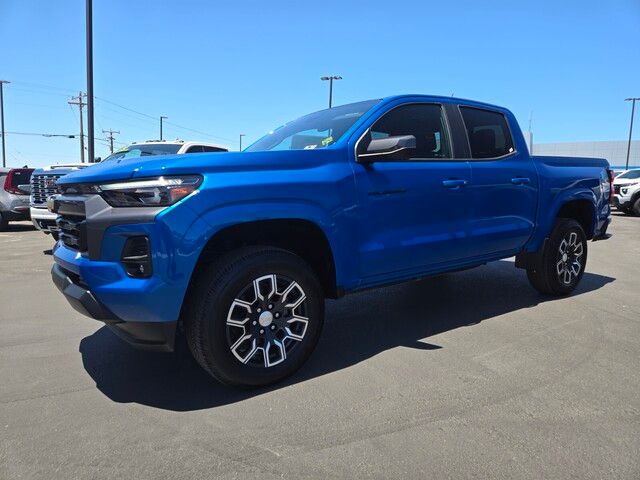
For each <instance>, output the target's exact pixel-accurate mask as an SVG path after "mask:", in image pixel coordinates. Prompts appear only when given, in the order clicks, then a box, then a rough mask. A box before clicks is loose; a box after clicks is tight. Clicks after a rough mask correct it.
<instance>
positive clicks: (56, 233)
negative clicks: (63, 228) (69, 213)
mask: <svg viewBox="0 0 640 480" xmlns="http://www.w3.org/2000/svg"><path fill="white" fill-rule="evenodd" d="M51 236H52V237H53V239H54V240H55V241H56V242H57V241H58V240H60V234H59V233H58V232H51Z"/></svg>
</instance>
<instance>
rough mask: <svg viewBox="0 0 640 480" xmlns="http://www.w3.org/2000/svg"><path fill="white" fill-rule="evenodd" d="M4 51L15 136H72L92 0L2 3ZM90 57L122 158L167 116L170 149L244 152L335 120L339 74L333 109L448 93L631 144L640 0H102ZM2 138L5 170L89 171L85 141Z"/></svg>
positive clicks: (9, 121)
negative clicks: (330, 80)
mask: <svg viewBox="0 0 640 480" xmlns="http://www.w3.org/2000/svg"><path fill="white" fill-rule="evenodd" d="M0 44H1V45H2V46H3V47H2V53H0V79H6V80H10V81H12V83H11V84H10V85H7V86H5V127H6V130H7V131H8V132H34V133H56V134H69V133H71V134H72V133H77V132H78V128H79V127H78V112H77V108H75V107H73V108H72V107H70V106H69V105H67V100H68V98H69V97H70V96H71V95H73V94H74V93H75V94H76V95H77V91H78V90H85V64H84V58H85V57H84V0H65V1H55V2H53V1H42V0H0ZM94 56H95V61H94V70H95V85H94V90H95V95H96V97H97V98H98V99H97V100H96V136H98V137H101V138H103V136H102V133H101V131H102V129H109V128H113V129H114V130H120V132H121V134H120V135H118V136H117V137H116V138H117V141H118V142H121V143H119V144H118V145H121V144H125V143H129V142H131V141H136V140H137V141H139V140H146V139H150V138H157V137H158V121H157V120H156V119H155V117H157V116H159V115H167V116H168V117H169V120H168V122H171V123H168V124H166V125H165V138H176V137H180V138H183V139H202V140H209V141H214V142H215V141H217V142H219V143H224V144H228V145H229V146H230V147H233V148H237V146H238V134H240V133H245V134H246V135H247V136H246V138H245V145H246V144H248V143H250V142H252V141H254V140H256V139H257V138H259V137H260V136H261V135H262V134H263V133H264V132H266V131H268V130H270V129H272V128H273V127H275V126H278V125H280V124H282V123H284V122H286V121H288V120H290V119H293V118H295V117H298V116H300V115H302V114H305V113H308V112H310V111H315V110H318V109H321V108H325V106H326V104H327V89H328V85H327V84H326V83H324V82H321V81H320V80H319V77H320V76H321V75H327V74H339V75H342V76H343V77H344V79H343V80H341V81H339V82H337V83H336V85H335V90H334V103H335V104H341V103H348V102H352V101H357V100H362V99H368V98H376V97H383V96H388V95H394V94H398V93H432V94H439V95H451V94H452V93H453V94H455V95H456V96H459V97H465V98H473V99H476V100H481V101H486V102H491V103H496V104H500V105H503V106H506V107H507V108H510V109H511V110H512V111H513V112H514V113H515V114H516V116H517V118H518V120H519V121H520V124H521V126H523V127H524V128H525V129H526V127H527V125H528V122H529V114H530V112H531V111H533V132H534V142H555V141H580V140H617V139H619V140H623V139H626V137H627V134H628V125H629V115H630V105H629V103H625V102H624V101H623V99H624V98H625V97H628V96H640V0H614V1H609V2H602V1H597V2H594V1H590V0H583V1H558V0H556V1H547V0H542V1H537V2H535V1H532V2H517V1H495V2H490V1H485V2H478V1H456V0H449V1H447V2H426V1H403V0H395V1H393V2H389V1H387V2H379V1H368V2H348V1H344V0H343V1H333V0H325V1H322V2H299V1H293V2H285V1H278V0H272V1H270V2H264V1H243V0H236V1H228V2H225V1H199V0H182V1H180V2H177V1H174V2H170V1H163V0H156V1H142V0H137V1H131V0H126V1H125V0H94ZM105 100H106V101H109V102H114V103H116V104H118V105H121V106H124V107H127V108H128V109H131V110H135V111H136V112H141V113H143V114H145V115H148V116H150V117H152V118H150V117H148V116H144V115H140V114H138V113H133V112H131V111H129V110H124V109H123V108H120V107H119V106H116V105H114V104H113V103H107V102H106V101H105ZM175 125H180V126H184V127H188V128H191V129H195V130H198V131H200V132H203V133H206V134H207V135H206V136H205V135H202V134H198V133H195V132H192V131H188V130H184V129H181V128H178V127H177V126H175ZM637 125H638V128H637V130H636V132H637V133H636V134H635V135H634V138H636V139H637V138H640V120H639V121H638V122H637ZM6 141H7V153H8V155H7V156H8V164H9V165H22V164H25V163H28V164H29V165H31V166H42V165H45V164H49V163H56V162H62V161H78V158H79V145H78V140H77V139H75V140H74V139H65V138H43V137H36V136H24V135H17V134H11V133H9V134H7V137H6ZM96 153H97V155H101V156H103V157H104V156H105V154H107V153H108V150H107V147H106V145H105V143H104V141H103V142H99V143H98V144H97V145H96Z"/></svg>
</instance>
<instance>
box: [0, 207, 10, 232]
mask: <svg viewBox="0 0 640 480" xmlns="http://www.w3.org/2000/svg"><path fill="white" fill-rule="evenodd" d="M8 225H9V221H8V220H7V217H6V215H4V214H3V213H2V212H0V232H2V231H4V230H6V229H7V226H8Z"/></svg>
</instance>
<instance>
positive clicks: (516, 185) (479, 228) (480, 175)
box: [459, 106, 539, 258]
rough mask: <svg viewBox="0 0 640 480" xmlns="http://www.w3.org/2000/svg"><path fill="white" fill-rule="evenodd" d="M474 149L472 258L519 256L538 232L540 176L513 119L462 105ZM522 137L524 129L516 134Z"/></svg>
mask: <svg viewBox="0 0 640 480" xmlns="http://www.w3.org/2000/svg"><path fill="white" fill-rule="evenodd" d="M459 112H460V120H461V121H462V124H463V125H464V129H465V133H466V137H467V140H468V145H469V154H470V159H469V160H470V162H469V163H470V165H471V182H470V185H469V200H470V204H469V207H470V208H469V213H470V221H469V235H470V242H469V253H470V254H471V256H473V257H485V258H489V257H494V256H504V255H508V254H513V253H515V252H516V251H518V250H519V249H520V248H521V247H522V246H523V245H524V244H525V243H526V242H527V240H528V239H529V237H530V236H531V234H532V233H533V229H534V225H535V216H536V208H537V201H538V188H539V186H538V175H537V172H536V168H535V164H534V162H533V160H532V159H531V157H530V155H529V153H528V151H527V148H526V145H525V144H524V140H523V139H522V138H521V136H520V137H518V138H514V135H513V132H515V131H516V129H517V128H518V127H517V124H516V123H515V118H514V117H513V115H511V114H507V113H505V112H502V111H498V110H491V109H484V108H476V107H470V106H460V107H459ZM517 131H518V132H519V130H517Z"/></svg>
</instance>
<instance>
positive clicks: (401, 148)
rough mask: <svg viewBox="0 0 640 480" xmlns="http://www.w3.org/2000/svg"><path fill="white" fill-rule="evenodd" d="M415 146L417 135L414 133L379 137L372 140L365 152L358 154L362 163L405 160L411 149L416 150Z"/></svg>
mask: <svg viewBox="0 0 640 480" xmlns="http://www.w3.org/2000/svg"><path fill="white" fill-rule="evenodd" d="M415 148H416V137H414V136H413V135H398V136H395V137H387V138H377V139H375V140H371V142H370V143H369V147H368V148H367V151H366V152H365V153H361V154H359V155H358V161H359V162H360V163H371V162H387V161H391V160H398V159H402V160H403V159H407V158H409V157H410V155H411V150H415Z"/></svg>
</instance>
